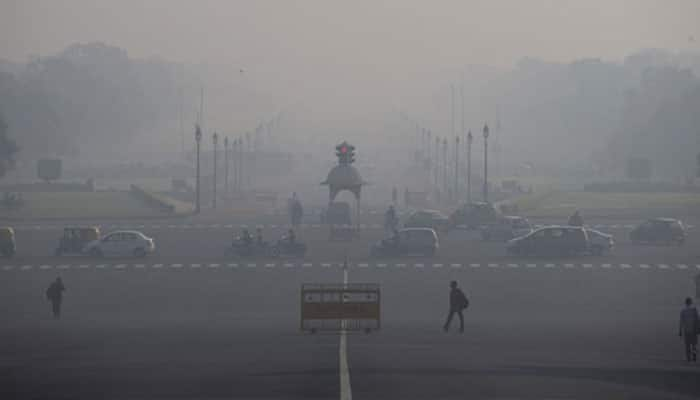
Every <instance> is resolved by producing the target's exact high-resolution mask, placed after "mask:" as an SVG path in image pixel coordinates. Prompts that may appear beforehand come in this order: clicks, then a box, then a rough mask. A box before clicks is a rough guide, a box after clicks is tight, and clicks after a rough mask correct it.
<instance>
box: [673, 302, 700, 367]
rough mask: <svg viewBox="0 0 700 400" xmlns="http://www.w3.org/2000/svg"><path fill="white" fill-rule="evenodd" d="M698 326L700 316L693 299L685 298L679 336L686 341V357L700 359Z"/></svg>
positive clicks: (699, 326)
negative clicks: (699, 354) (699, 352)
mask: <svg viewBox="0 0 700 400" xmlns="http://www.w3.org/2000/svg"><path fill="white" fill-rule="evenodd" d="M698 328H700V316H698V310H697V309H696V308H695V306H693V299H691V298H690V297H688V298H686V299H685V307H683V309H682V310H681V318H680V323H679V326H678V336H681V337H683V341H684V342H685V359H686V360H687V361H695V362H697V361H698Z"/></svg>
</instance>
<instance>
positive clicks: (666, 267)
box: [659, 264, 668, 269]
mask: <svg viewBox="0 0 700 400" xmlns="http://www.w3.org/2000/svg"><path fill="white" fill-rule="evenodd" d="M659 269H668V264H659Z"/></svg>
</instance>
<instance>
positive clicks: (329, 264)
mask: <svg viewBox="0 0 700 400" xmlns="http://www.w3.org/2000/svg"><path fill="white" fill-rule="evenodd" d="M321 266H322V267H323V268H330V267H332V266H333V264H331V263H321Z"/></svg>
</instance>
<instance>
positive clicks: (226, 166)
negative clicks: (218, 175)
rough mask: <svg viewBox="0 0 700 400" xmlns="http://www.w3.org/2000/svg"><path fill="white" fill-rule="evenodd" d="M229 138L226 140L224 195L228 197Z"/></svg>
mask: <svg viewBox="0 0 700 400" xmlns="http://www.w3.org/2000/svg"><path fill="white" fill-rule="evenodd" d="M228 148H229V147H228V136H226V137H225V138H224V195H226V196H228Z"/></svg>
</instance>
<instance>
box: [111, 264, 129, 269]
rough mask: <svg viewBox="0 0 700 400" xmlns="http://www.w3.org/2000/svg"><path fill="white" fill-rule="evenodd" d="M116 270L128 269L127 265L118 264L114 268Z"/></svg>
mask: <svg viewBox="0 0 700 400" xmlns="http://www.w3.org/2000/svg"><path fill="white" fill-rule="evenodd" d="M114 268H115V269H124V268H126V264H117V265H115V266H114Z"/></svg>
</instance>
